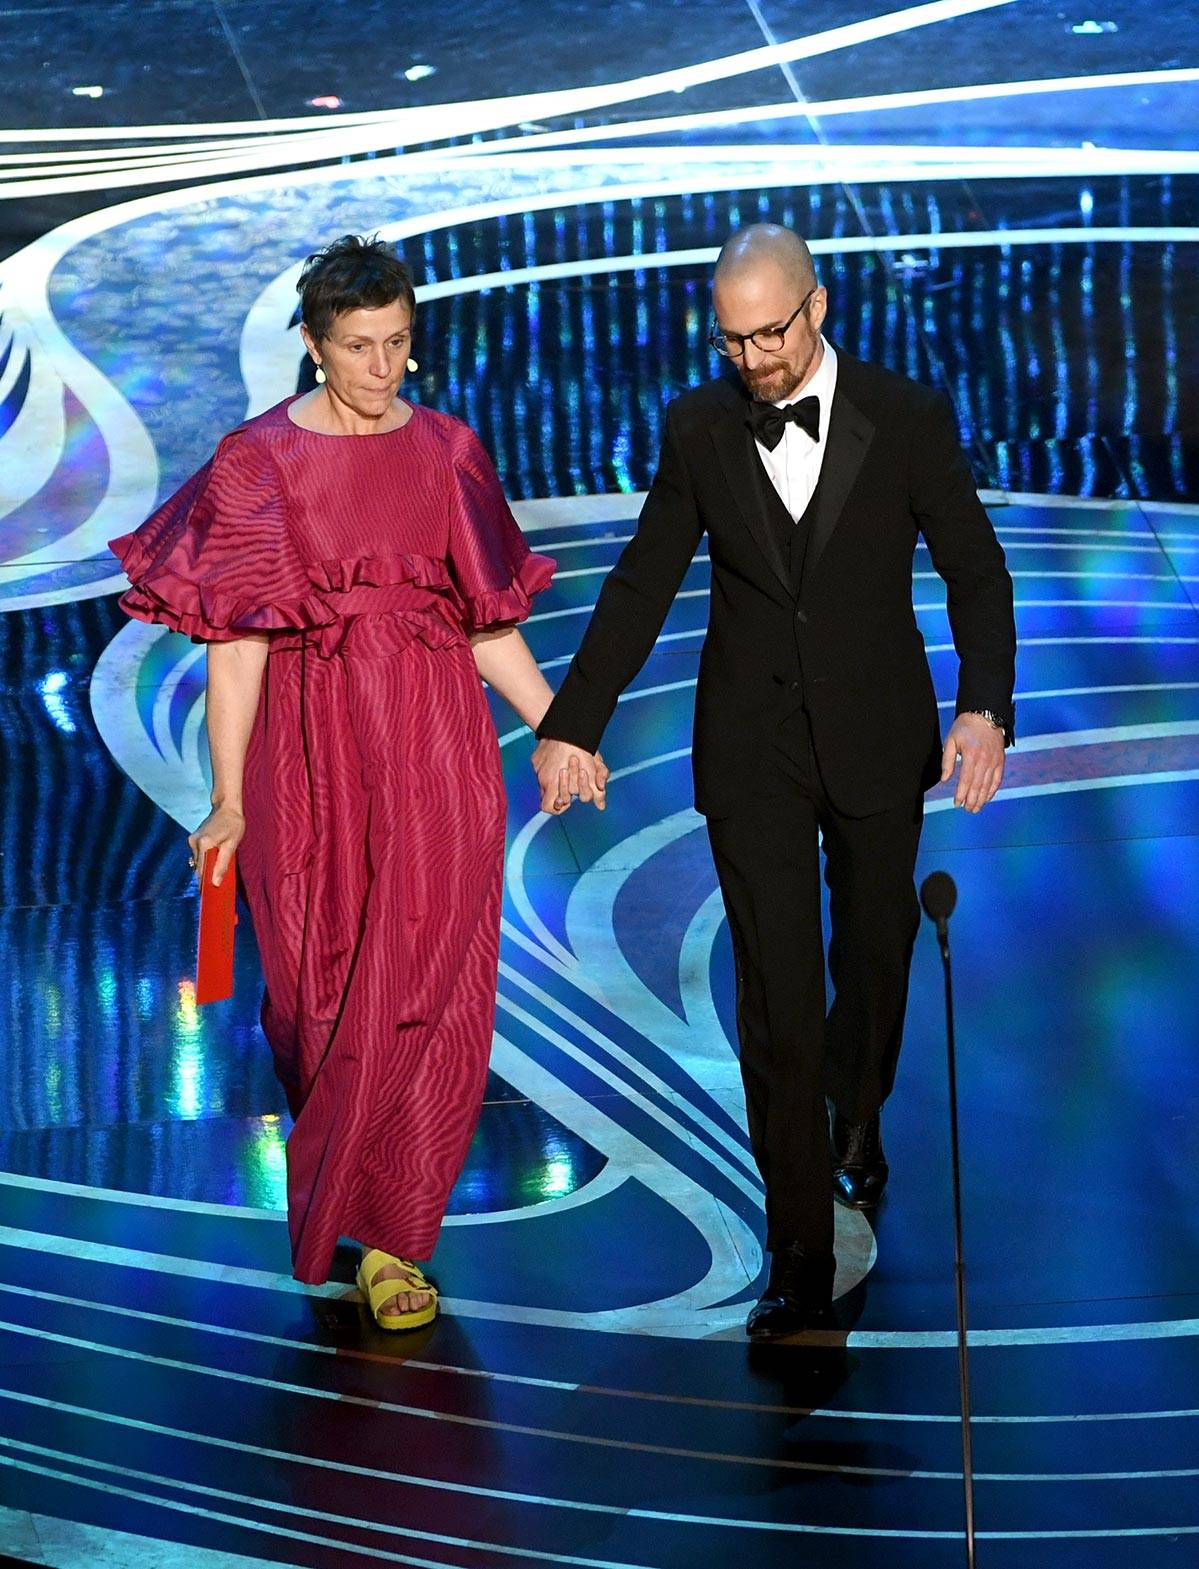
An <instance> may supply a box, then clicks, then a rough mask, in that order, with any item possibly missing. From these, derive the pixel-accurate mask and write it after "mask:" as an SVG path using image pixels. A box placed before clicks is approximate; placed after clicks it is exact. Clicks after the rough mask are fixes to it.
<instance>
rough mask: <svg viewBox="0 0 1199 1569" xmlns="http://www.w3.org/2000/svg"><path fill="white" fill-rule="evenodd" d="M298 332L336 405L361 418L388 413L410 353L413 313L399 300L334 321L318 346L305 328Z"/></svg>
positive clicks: (349, 312)
mask: <svg viewBox="0 0 1199 1569" xmlns="http://www.w3.org/2000/svg"><path fill="white" fill-rule="evenodd" d="M300 332H301V334H302V336H303V338H304V342H305V343H306V344H307V346H308V350H309V353H310V354H311V355H312V357H313V359H314V360H316V362H317V363H318V364H319V365H321V366H322V367H323V369H324V372H325V380H326V384H327V387H328V390H329V392H330V393H331V395H332V396H333V397H334V398H336V399H337V400H338V402H340V403H345V404H348V405H349V407H350V408H352V409H353V410H354V411H355V413H357V414H361V415H362V416H363V417H364V418H366V419H373V418H377V417H378V416H379V415H381V414H383V413H385V412H386V410H387V409H388V408H390V406H391V404H392V402H393V400H394V399H395V395H396V393H397V392H398V391H399V386H400V382H401V381H403V379H404V372H405V370H406V369H407V367H408V356H409V355H410V354H411V352H412V313H411V311H409V309H408V307H407V306H406V305H405V304H404V302H403V301H402V300H395V301H393V303H392V304H390V305H381V306H379V308H378V309H377V310H368V309H366V308H363V309H361V310H354V311H345V312H343V313H342V315H340V316H335V317H334V318H333V325H332V327H330V329H329V332H328V335H327V336H326V337H324V338H322V340H321V341H320V342H319V343H315V342H314V341H313V339H312V336H311V334H310V333H309V331H308V329H307V327H305V326H301V328H300Z"/></svg>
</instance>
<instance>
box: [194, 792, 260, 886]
mask: <svg viewBox="0 0 1199 1569" xmlns="http://www.w3.org/2000/svg"><path fill="white" fill-rule="evenodd" d="M245 831H246V820H245V818H244V817H243V816H242V814H241V813H240V812H235V811H234V810H233V808H232V807H231V806H218V807H214V808H213V810H212V811H211V812H210V813H209V814H208V816H207V817H206V818H205V819H204V821H203V822H202V823H201V824H200V826H199V827H198V828H197V829H196V831H195V833H193V834H188V836H187V842H188V846H189V847H190V849H191V853H192V865H193V866H194V867H195V868H196V876H197V878H199V877H202V876H203V874H204V857H205V856H206V855H207V853H208V851H209V850H211V849H213V848H214V847H215V848H216V850H217V858H216V866H215V867H214V868H213V873H212V880H213V882H214V883H215V884H216V886H217V887H218V888H219V887H220V885H221V883H222V882H223V881H224V877H225V873H226V872H227V871H228V870H229V862H230V861H231V860H232V859H233V852H234V850H236V849H237V847H238V845H239V844H240V843H241V841H242V835H243V834H244V833H245Z"/></svg>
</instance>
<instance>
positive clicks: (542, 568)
mask: <svg viewBox="0 0 1199 1569" xmlns="http://www.w3.org/2000/svg"><path fill="white" fill-rule="evenodd" d="M557 570H558V563H557V562H556V561H555V560H554V559H553V557H552V556H539V555H536V554H535V553H534V552H532V551H530V553H529V554H528V555H527V556H526V557H525V559H524V560H523V561H522V562H521V564H520V566H519V568H518V569H517V573H516V576H515V577H514V578H513V579H512V582H511V583H510V584H509V585H508V587H507V588H498V589H492V590H489V591H488V592H487V593H483V594H466V595H464V596H463V604H464V605H465V607H466V615H467V619H468V621H469V623H470V627H471V630H472V631H474V632H485V631H487V630H489V629H490V628H492V627H497V626H511V625H512V624H513V623H515V622H517V621H523V620H525V618H526V617H527V616H528V614H529V612H530V610H532V608H533V599H534V596H535V595H537V594H540V593H541V592H542V590H543V589H547V588H548V587H549V586H550V579H551V578H552V577H553V575H554V573H555V572H556V571H557Z"/></svg>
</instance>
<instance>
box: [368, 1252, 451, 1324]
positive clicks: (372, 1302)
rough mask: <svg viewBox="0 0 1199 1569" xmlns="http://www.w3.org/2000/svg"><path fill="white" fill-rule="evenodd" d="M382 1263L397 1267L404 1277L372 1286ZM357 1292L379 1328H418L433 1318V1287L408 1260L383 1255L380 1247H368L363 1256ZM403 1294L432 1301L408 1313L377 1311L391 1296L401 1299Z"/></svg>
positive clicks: (435, 1293) (382, 1281)
mask: <svg viewBox="0 0 1199 1569" xmlns="http://www.w3.org/2000/svg"><path fill="white" fill-rule="evenodd" d="M385 1264H398V1265H399V1267H400V1268H401V1269H402V1270H403V1271H404V1274H405V1275H406V1276H407V1277H408V1278H407V1279H406V1280H394V1279H393V1280H380V1281H377V1282H376V1283H375V1284H374V1285H372V1284H371V1281H372V1280H373V1279H374V1277H375V1276H376V1275H377V1274H378V1273H379V1271H380V1270H381V1269H382V1268H383V1266H384V1265H385ZM358 1289H359V1291H361V1292H362V1295H363V1296H364V1297H365V1298H366V1300H367V1303H368V1305H369V1307H370V1310H371V1317H372V1318H373V1319H374V1321H375V1323H376V1324H378V1326H379V1328H380V1329H421V1328H423V1327H424V1325H426V1324H431V1323H432V1322H433V1320H434V1319H435V1318H436V1317H437V1287H436V1286H435V1285H434V1284H433V1282H432V1281H431V1280H429V1279H427V1278H426V1276H425V1275H424V1273H423V1272H422V1270H421V1268H420V1266H419V1265H418V1264H414V1263H413V1262H412V1260H411V1259H408V1258H397V1257H396V1256H395V1254H394V1253H384V1251H383V1249H382V1248H368V1249H367V1250H366V1252H364V1253H363V1255H362V1263H361V1264H360V1265H359V1266H358ZM406 1292H413V1293H417V1294H420V1295H424V1294H426V1293H427V1294H428V1295H429V1296H430V1297H431V1298H432V1301H430V1302H428V1303H426V1304H425V1306H424V1307H423V1308H416V1309H415V1310H414V1311H413V1312H411V1313H383V1312H380V1308H381V1307H382V1304H383V1303H384V1302H387V1301H388V1300H389V1299H390V1298H392V1297H395V1296H403V1295H404V1294H405V1293H406Z"/></svg>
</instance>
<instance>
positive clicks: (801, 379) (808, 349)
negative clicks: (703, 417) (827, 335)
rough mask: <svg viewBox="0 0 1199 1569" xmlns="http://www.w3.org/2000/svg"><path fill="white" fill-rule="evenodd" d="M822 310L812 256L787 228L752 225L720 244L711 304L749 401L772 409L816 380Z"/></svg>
mask: <svg viewBox="0 0 1199 1569" xmlns="http://www.w3.org/2000/svg"><path fill="white" fill-rule="evenodd" d="M827 303H828V297H827V295H826V294H825V292H824V290H823V289H822V288H820V287H819V286H818V285H817V283H816V269H815V268H814V267H813V266H812V253H811V251H810V250H809V249H808V247H807V246H806V245H805V244H804V242H803V240H801V239H800V237H799V235H798V234H792V232H791V230H790V229H784V228H782V227H781V225H779V224H777V223H753V224H750V226H749V227H748V228H747V229H738V230H737V231H736V232H735V233H734V234H731V235H730V236H729V238H728V239H727V240H726V241H725V243H724V246H723V248H722V249H721V252H720V256H719V258H718V260H717V262H716V273H715V276H714V277H713V279H712V305H713V308H714V309H715V312H716V322H717V325H718V327H719V328H720V331H721V332H722V333H723V334H724V336H725V341H726V343H727V344H730V345H732V352H733V355H734V358H735V363H736V366H737V372H738V374H739V375H740V377H741V380H742V381H743V382H744V383H745V385H746V387H747V388H748V390H749V392H750V394H751V395H752V396H753V397H755V398H760V399H763V400H766V401H769V402H776V403H777V402H779V401H781V400H782V399H784V398H789V397H790V396H791V395H792V393H794V392H795V391H796V390H797V389H798V388H800V387H802V386H803V385H804V383H805V382H806V381H808V380H809V379H810V378H811V377H812V376H813V375H814V374H815V372H816V370H817V368H818V367H819V365H820V361H821V356H822V355H823V353H824V350H823V348H822V347H821V342H822V340H821V337H820V325H821V323H822V322H823V321H824V312H825V308H826V306H827ZM755 334H758V335H760V337H758V338H755V336H754V335H755ZM762 338H764V340H765V344H766V346H765V347H763V346H762V341H761V339H762Z"/></svg>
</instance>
